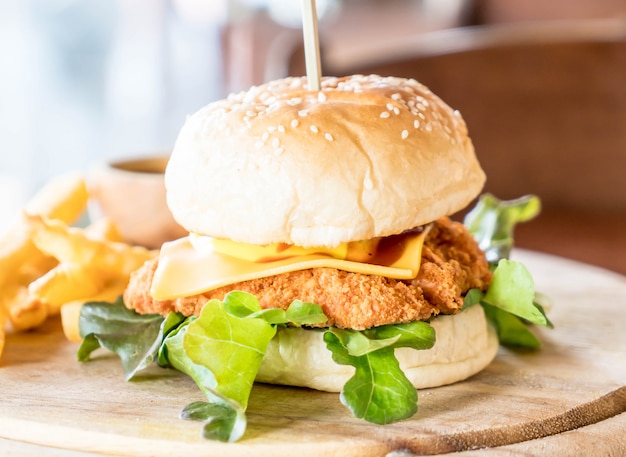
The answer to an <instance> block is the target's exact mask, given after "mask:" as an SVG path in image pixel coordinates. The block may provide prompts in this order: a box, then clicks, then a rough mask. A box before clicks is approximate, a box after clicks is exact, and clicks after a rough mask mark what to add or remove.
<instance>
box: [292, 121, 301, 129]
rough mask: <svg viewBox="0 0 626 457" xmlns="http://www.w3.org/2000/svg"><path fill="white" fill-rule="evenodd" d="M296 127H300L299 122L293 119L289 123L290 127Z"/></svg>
mask: <svg viewBox="0 0 626 457" xmlns="http://www.w3.org/2000/svg"><path fill="white" fill-rule="evenodd" d="M298 125H300V121H299V120H298V119H293V120H292V121H291V127H293V128H294V129H295V128H296V127H297V126H298Z"/></svg>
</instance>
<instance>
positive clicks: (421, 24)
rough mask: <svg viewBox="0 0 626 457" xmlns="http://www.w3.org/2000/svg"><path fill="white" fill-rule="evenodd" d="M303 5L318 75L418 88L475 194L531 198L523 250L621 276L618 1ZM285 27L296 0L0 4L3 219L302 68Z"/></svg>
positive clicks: (295, 30)
mask: <svg viewBox="0 0 626 457" xmlns="http://www.w3.org/2000/svg"><path fill="white" fill-rule="evenodd" d="M317 7H318V16H319V20H320V24H319V33H320V45H321V49H322V61H323V68H322V72H323V73H324V74H327V75H341V74H350V73H355V72H359V73H365V72H377V73H382V74H395V75H399V76H410V77H415V78H417V79H418V80H421V81H423V82H425V83H426V84H427V85H429V86H430V87H431V88H432V89H433V90H434V91H435V92H436V93H437V94H439V95H441V96H442V98H444V99H445V100H446V101H448V102H449V103H450V104H451V105H452V106H453V107H455V108H459V109H460V110H461V112H462V114H463V115H464V117H465V118H466V121H467V122H468V125H469V129H470V133H472V136H473V138H474V142H475V145H476V149H477V153H478V155H479V158H480V159H481V161H482V162H483V165H484V167H485V169H486V171H487V174H488V176H489V177H490V178H489V179H490V181H489V184H488V188H487V190H492V191H494V192H496V193H497V194H498V195H499V196H501V197H503V198H510V197H513V196H517V195H520V193H530V192H532V193H538V194H539V195H540V196H541V197H542V199H544V202H545V204H546V207H547V213H546V216H544V217H545V218H546V219H545V222H546V224H548V223H553V226H554V227H555V228H554V229H553V230H552V231H548V235H546V234H545V233H538V231H537V232H533V231H532V230H533V229H532V228H530V229H527V230H528V231H527V232H523V233H522V234H521V236H522V241H523V245H525V246H527V247H531V248H538V249H545V246H547V247H549V248H551V249H552V251H553V252H556V253H559V254H564V255H568V256H570V257H574V258H579V259H582V260H586V261H592V262H594V263H598V264H602V265H603V266H608V267H609V268H613V269H616V270H619V271H624V272H626V262H625V261H624V260H623V259H621V257H622V256H623V255H624V254H626V230H622V228H623V227H624V228H626V216H625V214H626V188H625V184H624V182H626V179H624V171H626V84H625V82H626V62H625V59H626V48H625V46H624V41H625V37H626V31H625V30H626V29H625V27H626V25H625V23H626V22H625V21H626V2H624V1H623V0H553V1H549V2H546V1H544V0H317ZM300 26H301V24H300V1H299V0H210V1H207V0H0V58H1V59H0V140H1V143H0V148H1V149H0V214H9V213H10V212H11V211H15V210H16V209H17V208H19V207H20V206H21V205H22V204H23V203H24V201H25V200H26V198H28V196H30V195H31V194H32V193H33V192H34V191H35V190H36V189H37V188H38V187H40V186H41V185H42V184H43V183H44V182H45V181H46V180H47V179H48V178H49V177H51V176H53V175H55V174H58V173H62V172H65V171H68V170H76V169H78V170H88V169H89V168H90V167H92V166H93V165H94V164H95V163H98V162H101V161H104V160H108V159H112V158H120V157H127V156H139V155H143V154H146V153H149V152H154V151H168V150H169V149H170V148H171V146H172V145H173V142H174V140H175V138H176V134H177V132H178V130H179V129H180V127H181V126H182V123H183V122H184V119H185V116H186V115H187V114H190V113H192V112H194V111H195V110H197V109H198V108H200V107H201V106H203V105H205V104H206V103H208V102H210V101H213V100H216V99H219V98H222V97H224V96H225V95H226V94H228V93H229V92H232V91H239V90H244V89H246V88H247V87H249V86H250V85H253V84H260V83H262V82H264V81H266V80H269V79H274V78H278V77H283V76H286V75H289V74H293V75H298V74H303V73H304V67H303V63H302V62H303V51H302V36H301V30H300ZM474 132H475V134H474ZM580 214H584V215H585V218H582V217H581V216H580ZM550 218H551V219H550ZM583 220H584V221H585V222H582V221H583ZM559 224H560V225H559ZM606 227H609V230H612V231H610V232H609V233H608V234H606V235H605V236H602V237H598V236H597V234H598V230H600V228H602V229H606ZM544 232H545V230H544ZM542 236H543V237H544V238H543V241H541V242H539V241H537V240H538V239H540V238H541V237H542ZM546 236H547V238H546ZM589 238H594V239H596V238H598V240H599V241H598V243H596V244H595V245H593V246H591V247H589V246H588V243H586V244H583V243H578V246H577V248H572V245H575V244H576V240H579V241H580V240H581V239H589ZM600 238H602V239H603V240H604V244H601V243H600V241H601V240H600ZM564 240H566V241H567V243H566V241H564ZM560 244H562V245H563V247H562V248H560V247H559V246H560ZM566 244H567V246H566ZM616 246H618V249H621V248H624V250H623V251H622V256H617V255H616V250H615V249H616ZM585 250H588V251H589V252H586V251H585ZM617 252H619V251H617ZM617 257H620V259H619V260H615V259H617ZM611 259H614V260H611Z"/></svg>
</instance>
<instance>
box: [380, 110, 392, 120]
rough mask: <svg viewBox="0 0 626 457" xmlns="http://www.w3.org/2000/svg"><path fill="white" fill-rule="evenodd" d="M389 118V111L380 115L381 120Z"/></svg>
mask: <svg viewBox="0 0 626 457" xmlns="http://www.w3.org/2000/svg"><path fill="white" fill-rule="evenodd" d="M389 116H391V115H390V114H389V111H383V112H382V113H380V117H382V118H383V119H387V118H388V117H389Z"/></svg>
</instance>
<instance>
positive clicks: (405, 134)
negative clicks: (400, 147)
mask: <svg viewBox="0 0 626 457" xmlns="http://www.w3.org/2000/svg"><path fill="white" fill-rule="evenodd" d="M408 136H409V131H408V130H402V139H403V140H406V138H407V137H408Z"/></svg>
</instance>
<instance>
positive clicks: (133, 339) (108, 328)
mask: <svg viewBox="0 0 626 457" xmlns="http://www.w3.org/2000/svg"><path fill="white" fill-rule="evenodd" d="M163 322H165V319H164V318H163V316H161V315H159V314H138V313H136V312H134V311H133V310H130V309H128V308H126V307H125V306H124V303H123V302H122V299H121V297H120V298H118V300H117V301H115V302H114V303H106V302H91V303H86V304H84V305H83V306H82V308H81V312H80V317H79V328H80V332H81V336H82V337H83V338H84V340H83V343H82V344H81V345H80V347H79V348H78V360H79V361H81V362H84V361H87V360H89V358H90V356H91V353H92V352H93V351H95V350H96V349H98V348H99V347H103V348H105V349H108V350H110V351H112V352H115V353H116V354H117V355H118V356H119V357H120V359H121V361H122V367H123V369H124V375H125V379H126V380H129V379H131V378H132V377H133V376H134V375H135V374H136V373H138V372H139V371H141V370H143V369H144V368H146V367H147V366H149V365H150V364H151V363H152V362H153V361H154V360H155V357H156V355H157V352H158V350H159V346H160V345H161V340H162V338H161V334H162V328H161V326H162V324H163Z"/></svg>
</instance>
